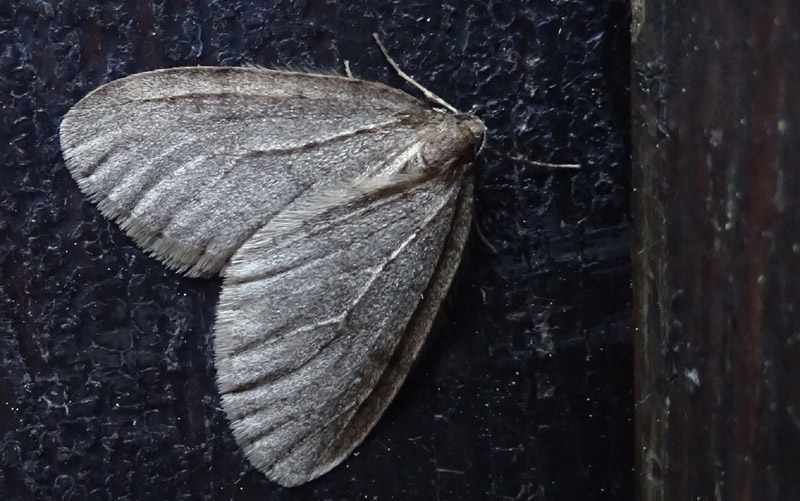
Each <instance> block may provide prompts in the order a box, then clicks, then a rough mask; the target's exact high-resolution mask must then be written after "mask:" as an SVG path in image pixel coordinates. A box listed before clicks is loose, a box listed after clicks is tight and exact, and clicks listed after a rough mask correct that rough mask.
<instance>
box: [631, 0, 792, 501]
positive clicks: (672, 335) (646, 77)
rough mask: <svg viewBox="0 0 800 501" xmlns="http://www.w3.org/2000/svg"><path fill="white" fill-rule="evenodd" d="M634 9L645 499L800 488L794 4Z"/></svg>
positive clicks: (762, 494) (760, 496) (657, 1)
mask: <svg viewBox="0 0 800 501" xmlns="http://www.w3.org/2000/svg"><path fill="white" fill-rule="evenodd" d="M633 13H634V31H633V34H634V39H633V75H632V110H633V155H634V159H633V160H634V190H635V193H634V219H635V226H636V230H635V231H636V236H635V242H634V248H633V258H634V296H635V306H634V310H635V312H634V314H635V325H636V328H637V329H636V331H635V337H636V343H637V345H636V361H635V364H636V366H635V374H636V378H637V382H636V398H637V412H636V418H637V423H636V434H637V468H638V472H639V479H638V491H639V499H641V500H643V501H650V500H681V501H684V500H696V499H698V500H715V499H718V500H781V501H783V500H793V499H800V3H798V2H797V1H796V0H762V1H758V2H695V1H688V0H684V1H679V0H672V1H670V0H648V1H638V0H634V5H633Z"/></svg>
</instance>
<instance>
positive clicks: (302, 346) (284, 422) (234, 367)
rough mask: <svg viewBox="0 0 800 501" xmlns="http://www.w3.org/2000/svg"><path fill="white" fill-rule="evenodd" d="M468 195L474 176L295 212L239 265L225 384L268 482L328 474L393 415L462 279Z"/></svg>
mask: <svg viewBox="0 0 800 501" xmlns="http://www.w3.org/2000/svg"><path fill="white" fill-rule="evenodd" d="M471 192H472V181H471V178H467V179H452V178H449V177H446V176H445V177H437V178H434V179H431V180H428V181H426V182H424V183H423V184H421V185H419V186H417V187H416V188H413V189H411V190H409V191H405V192H400V193H396V194H392V195H389V196H386V197H382V198H378V199H377V200H371V201H369V203H345V204H339V205H338V207H337V206H334V205H332V206H330V207H328V208H325V207H322V208H320V209H319V210H318V211H317V214H315V215H310V214H305V215H304V216H303V217H302V218H293V217H292V216H291V214H285V215H282V216H280V217H278V218H276V219H275V220H274V221H272V222H271V223H270V225H267V226H265V227H264V228H263V229H261V230H259V232H257V233H256V234H255V235H254V236H253V237H252V238H251V240H249V241H248V242H246V243H245V244H244V245H243V247H242V248H241V249H240V250H239V251H238V252H237V253H236V254H235V255H234V256H233V259H232V262H231V265H230V266H229V267H228V268H227V269H226V271H225V282H224V285H223V290H222V293H221V296H220V305H219V309H218V314H217V323H216V331H215V354H216V356H217V361H216V365H217V377H218V384H219V389H220V392H221V394H222V402H223V406H224V408H225V410H226V412H227V415H228V418H229V420H230V422H231V427H232V429H233V432H234V436H235V437H236V440H237V442H238V443H239V445H240V446H241V447H242V448H243V450H244V451H245V454H246V455H247V457H248V458H249V459H250V460H251V462H252V463H253V464H254V465H255V466H256V467H257V468H259V469H260V470H262V471H264V472H265V473H266V474H267V475H268V476H269V477H270V478H271V479H272V480H275V481H277V482H279V483H281V484H283V485H298V484H301V483H304V482H307V481H308V480H311V479H313V478H316V477H318V476H319V475H321V474H323V473H325V472H327V471H328V470H330V469H331V468H333V467H334V466H336V465H337V464H338V463H339V462H340V461H341V460H342V459H343V458H344V457H346V456H347V454H349V453H350V451H351V450H352V449H353V448H354V447H355V446H356V445H358V444H359V443H360V442H361V440H363V438H364V436H365V435H366V434H367V433H368V432H369V430H370V429H371V428H372V426H373V425H374V424H375V422H376V421H377V420H378V418H379V417H380V415H381V414H382V413H383V411H384V409H385V408H386V406H387V405H388V403H389V402H390V401H391V399H392V397H393V396H394V394H395V392H396V391H397V389H398V388H399V386H400V385H401V384H402V381H403V380H404V379H405V376H406V375H407V373H408V370H409V368H410V366H411V363H412V362H413V360H414V358H415V357H416V355H417V353H418V351H419V349H420V346H421V345H422V342H423V341H424V339H425V336H426V335H427V333H428V330H429V328H430V325H431V322H432V320H433V317H434V315H435V313H436V311H437V310H438V308H439V305H440V303H441V300H442V298H443V297H444V295H445V292H446V290H447V287H448V286H449V284H450V281H451V280H452V276H453V273H454V271H455V268H456V266H457V264H458V260H459V258H460V254H461V250H462V248H463V243H464V239H465V238H466V234H467V230H468V228H469V220H470V214H471V213H470V203H471ZM281 219H286V221H280V220H281ZM273 225H274V226H277V227H280V231H274V229H272V228H270V226H273Z"/></svg>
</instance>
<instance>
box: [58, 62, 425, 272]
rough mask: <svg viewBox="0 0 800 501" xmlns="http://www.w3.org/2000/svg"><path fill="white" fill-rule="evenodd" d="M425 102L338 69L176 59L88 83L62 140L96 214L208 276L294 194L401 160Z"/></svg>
mask: <svg viewBox="0 0 800 501" xmlns="http://www.w3.org/2000/svg"><path fill="white" fill-rule="evenodd" d="M427 110H428V109H427V107H426V106H424V105H423V104H422V103H420V102H419V101H418V100H416V99H414V98H413V97H411V96H409V95H408V94H405V93H403V92H400V91H398V90H395V89H392V88H390V87H387V86H385V85H382V84H378V83H372V82H365V81H362V80H355V79H348V78H344V77H339V76H332V75H315V74H307V73H296V72H286V71H273V70H266V69H261V68H208V67H198V68H176V69H169V70H158V71H152V72H147V73H141V74H138V75H133V76H131V77H127V78H123V79H121V80H117V81H114V82H111V83H109V84H106V85H104V86H102V87H100V88H98V89H97V90H95V91H94V92H92V93H90V94H89V95H88V96H86V97H85V98H84V99H83V100H81V101H80V102H79V103H78V104H76V105H75V106H74V107H73V108H72V109H71V110H70V111H69V113H67V115H66V116H65V117H64V120H63V122H62V124H61V145H62V148H63V150H64V154H65V158H66V162H67V167H68V168H69V170H70V172H71V173H72V175H73V177H74V178H75V179H76V180H77V182H78V184H79V185H80V187H81V189H82V190H83V191H84V192H85V193H86V194H87V195H89V197H90V198H91V199H92V200H93V201H95V202H97V203H98V205H99V207H100V209H101V211H102V212H103V214H104V215H105V216H107V217H109V218H112V219H114V220H116V221H118V222H119V223H120V225H121V227H122V228H123V229H124V230H125V231H126V232H127V233H128V234H129V235H130V236H131V237H133V238H134V240H136V242H137V243H139V244H140V245H141V246H142V247H143V248H144V249H146V250H148V251H149V252H151V253H152V254H153V255H155V256H156V257H157V258H159V259H160V260H162V261H163V262H164V263H165V264H167V265H168V266H170V267H172V268H176V269H178V270H179V271H182V272H185V273H186V274H188V275H190V276H209V275H213V274H216V273H219V271H220V270H221V269H222V268H223V267H224V266H225V264H226V263H227V261H228V259H229V258H230V256H231V255H232V254H233V253H234V252H235V251H236V249H237V248H238V247H239V246H240V245H241V244H242V243H244V241H245V240H247V239H248V238H249V237H251V236H252V234H253V233H254V232H255V231H256V230H257V229H258V228H259V227H261V226H263V225H265V224H267V223H268V222H269V221H270V220H271V219H272V218H274V217H276V216H277V215H278V214H280V213H281V212H282V211H284V210H287V209H291V206H292V204H294V203H297V202H302V200H303V199H305V198H308V197H313V196H315V194H316V193H317V192H318V191H319V190H326V189H328V188H329V187H330V186H331V185H334V184H336V183H337V182H339V183H343V182H349V181H350V180H352V179H353V178H354V177H356V176H370V175H377V174H380V173H381V172H383V171H384V170H391V168H393V165H395V166H396V165H397V164H402V163H403V161H405V160H404V159H402V158H398V157H399V156H402V155H404V154H407V152H408V150H409V148H412V146H413V145H414V144H416V143H417V142H418V141H419V134H420V130H422V129H423V128H424V127H422V126H424V125H425V123H421V122H425V121H426V120H427V119H428V118H426V117H427V116H428V115H426V113H429V112H428V111H427ZM421 125H422V126H421ZM365 169H366V170H365ZM369 169H371V171H370V170H369Z"/></svg>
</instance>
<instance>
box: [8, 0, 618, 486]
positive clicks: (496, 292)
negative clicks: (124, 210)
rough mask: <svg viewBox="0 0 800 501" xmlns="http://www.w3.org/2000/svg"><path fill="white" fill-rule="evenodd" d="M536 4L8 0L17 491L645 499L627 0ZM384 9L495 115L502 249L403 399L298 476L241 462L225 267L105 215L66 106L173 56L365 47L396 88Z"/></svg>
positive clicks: (269, 59) (282, 54) (208, 58)
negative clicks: (286, 485) (228, 378)
mask: <svg viewBox="0 0 800 501" xmlns="http://www.w3.org/2000/svg"><path fill="white" fill-rule="evenodd" d="M538 3H539V4H540V5H536V3H534V2H531V3H530V4H528V5H524V4H523V3H518V2H508V1H507V0H491V1H475V2H469V1H455V0H444V1H442V2H431V1H406V0H389V1H359V2H335V1H333V0H328V1H325V0H309V1H305V2H303V1H293V2H290V1H279V2H263V3H261V2H249V1H235V2H226V1H219V2H186V1H171V2H121V1H118V0H112V1H110V2H103V3H102V4H99V3H95V2H91V1H86V2H69V1H62V2H58V1H44V0H25V1H13V2H11V3H10V5H9V4H5V3H4V4H3V5H2V6H0V105H1V106H2V108H1V109H0V145H1V146H0V148H1V149H0V168H1V169H2V171H0V356H2V366H0V379H2V382H1V383H0V430H2V438H0V465H1V466H2V470H1V471H2V474H0V492H2V493H3V494H4V499H22V500H28V499H355V498H358V499H362V498H363V499H429V498H435V499H457V500H480V499H565V500H573V499H598V500H599V499H614V500H620V499H621V500H624V499H632V497H633V494H632V492H633V473H632V467H633V449H632V448H633V443H632V442H633V440H632V438H633V424H632V415H633V411H632V408H633V402H632V398H631V389H632V369H631V352H632V350H631V343H630V340H631V331H630V299H631V294H630V262H629V223H630V221H629V215H628V214H629V204H628V202H629V200H628V198H629V196H628V191H629V188H630V176H629V160H628V157H629V139H628V132H627V131H628V128H629V118H628V115H629V105H628V102H629V101H628V90H627V86H628V74H629V69H628V68H629V52H628V35H627V30H628V14H627V3H626V2H625V1H623V0H618V1H614V2H607V1H599V0H597V1H583V2H567V1H551V2H538ZM373 31H377V32H379V33H380V34H381V35H382V37H383V39H384V41H385V43H386V45H387V46H388V48H389V50H390V51H391V53H392V54H393V55H394V57H395V59H397V60H398V62H400V64H401V65H402V66H403V67H404V68H405V69H406V70H407V71H408V72H409V73H410V74H412V75H414V76H415V77H416V78H417V79H418V80H419V81H420V82H422V83H423V84H424V85H426V86H427V87H428V88H430V89H431V90H433V91H434V92H436V93H438V94H439V95H441V96H442V97H443V98H445V99H446V100H448V101H449V102H451V103H452V104H453V105H455V106H456V107H458V108H460V109H462V110H464V111H474V112H475V113H477V114H478V115H480V116H481V117H482V118H483V120H484V121H485V122H486V124H487V126H488V129H489V143H488V146H489V147H490V148H491V149H492V150H493V151H488V152H486V154H485V155H483V158H482V161H481V162H480V163H479V164H478V165H477V179H478V186H477V190H476V202H475V203H476V213H477V225H478V226H479V227H480V229H481V231H482V234H483V235H484V237H485V238H486V240H487V241H488V242H489V243H490V244H491V245H492V246H493V247H494V248H496V251H497V252H496V253H494V252H492V250H490V248H489V246H488V245H486V244H485V243H484V242H482V241H481V239H480V238H477V236H476V234H475V232H474V231H473V238H472V240H471V242H470V243H469V244H468V257H467V259H466V261H465V262H464V264H463V266H462V269H461V272H460V276H459V278H458V281H457V283H456V284H454V286H453V288H452V289H451V292H450V295H449V299H448V306H447V309H446V311H447V315H446V316H444V317H443V318H442V320H441V321H440V322H438V325H437V327H436V328H435V329H434V332H433V336H432V338H431V342H430V343H429V344H428V348H427V350H426V351H425V353H424V354H423V356H422V357H421V359H420V361H419V364H418V366H417V367H416V369H415V370H414V371H413V372H412V374H411V376H410V377H409V379H408V381H407V383H406V385H405V386H404V388H403V389H402V390H401V392H400V394H399V395H398V397H397V399H396V400H395V402H394V403H393V404H392V405H391V406H390V408H389V410H388V411H387V413H386V415H385V416H384V417H383V419H382V420H381V421H380V423H379V424H378V425H377V427H376V428H375V430H374V431H373V432H372V434H371V435H370V436H369V437H368V438H367V439H366V441H365V442H364V444H363V445H362V446H361V447H359V448H358V449H357V450H356V452H355V454H354V455H353V456H351V457H350V458H349V459H348V460H346V461H345V462H344V463H343V464H342V465H341V466H339V467H338V468H336V469H335V470H334V471H332V472H331V473H329V474H328V475H325V476H324V477H322V478H321V479H319V480H317V481H315V482H312V483H310V484H308V485H306V486H303V487H300V488H296V489H291V490H288V489H283V488H281V487H279V486H277V485H275V484H272V483H270V482H269V481H267V480H266V479H265V478H264V476H263V475H261V474H260V473H258V472H257V471H255V470H254V469H253V468H252V467H250V466H249V465H248V463H247V461H246V460H245V459H244V456H243V455H242V454H241V452H240V451H239V449H238V447H237V446H236V444H235V443H234V441H233V438H232V436H231V434H230V431H229V430H228V427H227V423H226V421H225V418H224V415H223V413H222V411H221V409H220V408H219V397H218V395H217V392H216V389H215V387H214V367H213V352H212V349H211V329H212V325H213V320H214V306H215V302H216V299H217V296H218V292H219V285H220V281H219V280H199V279H186V278H182V277H180V276H178V275H176V274H175V273H173V272H171V271H168V270H166V269H165V268H164V267H163V266H162V265H161V264H159V263H158V262H157V261H155V260H153V259H151V258H149V257H148V256H147V255H146V254H145V253H144V252H142V251H141V250H139V249H138V248H137V247H136V246H135V245H134V244H133V242H132V241H131V240H130V239H129V238H128V237H126V236H125V235H124V233H123V232H122V231H121V230H120V229H119V228H118V227H117V226H116V225H115V224H113V223H111V222H108V221H106V220H105V219H104V218H103V217H102V216H101V215H100V213H99V211H98V210H97V208H96V207H95V206H93V205H92V204H90V203H89V202H87V201H86V200H85V198H84V197H83V195H82V194H81V193H80V191H79V190H78V187H77V185H76V184H75V183H74V182H73V181H72V179H71V178H70V176H69V173H68V172H67V170H66V168H65V167H64V163H63V159H62V157H61V154H60V151H59V146H58V138H57V127H58V124H59V122H60V120H61V117H62V116H63V115H64V114H65V113H66V111H67V110H68V109H69V108H70V106H72V105H73V104H74V103H75V102H77V100H78V99H80V98H81V97H83V96H84V95H85V94H86V93H88V92H89V91H91V90H92V89H94V88H95V87H97V86H98V85H100V84H102V83H104V82H107V81H109V80H113V79H116V78H119V77H122V76H126V75H129V74H132V73H137V72H140V71H145V70H151V69H156V68H164V67H172V66H187V65H197V64H207V65H222V64H227V65H241V64H260V65H263V66H267V67H287V66H288V67H293V68H304V69H315V70H334V71H338V72H341V71H342V63H343V61H344V60H349V61H350V64H351V67H352V69H353V72H354V73H355V74H356V75H357V76H360V77H362V78H366V79H369V80H377V81H383V82H387V83H389V84H391V85H396V86H402V85H403V83H402V81H401V80H400V79H399V78H398V77H397V76H396V75H394V74H393V73H392V70H391V68H389V67H388V66H387V64H386V63H385V61H384V60H383V59H382V57H381V56H380V53H379V51H378V50H377V47H376V46H375V45H374V44H373V43H372V39H371V37H370V34H371V33H372V32H373ZM403 88H406V87H403ZM406 90H408V89H407V88H406ZM498 152H499V153H498ZM505 154H508V155H517V156H523V157H526V158H530V159H535V160H543V161H553V162H579V163H581V164H582V165H583V168H582V169H581V170H580V171H577V172H576V171H570V170H548V169H544V168H539V167H531V166H528V165H522V164H519V163H513V162H509V161H507V160H503V159H502V158H501V155H505Z"/></svg>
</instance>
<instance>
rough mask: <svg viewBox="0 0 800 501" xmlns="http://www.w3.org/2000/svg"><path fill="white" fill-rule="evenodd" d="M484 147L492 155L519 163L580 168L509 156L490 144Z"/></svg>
mask: <svg viewBox="0 0 800 501" xmlns="http://www.w3.org/2000/svg"><path fill="white" fill-rule="evenodd" d="M485 149H486V151H488V152H490V153H492V154H494V155H497V156H498V157H500V158H504V159H506V160H511V161H512V162H521V163H524V164H528V165H536V166H539V167H553V168H556V169H580V168H581V164H555V163H551V162H540V161H538V160H528V159H527V158H522V157H520V156H511V155H507V154H505V153H502V152H500V151H498V150H496V149H495V148H492V147H491V146H487V147H486V148H485Z"/></svg>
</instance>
